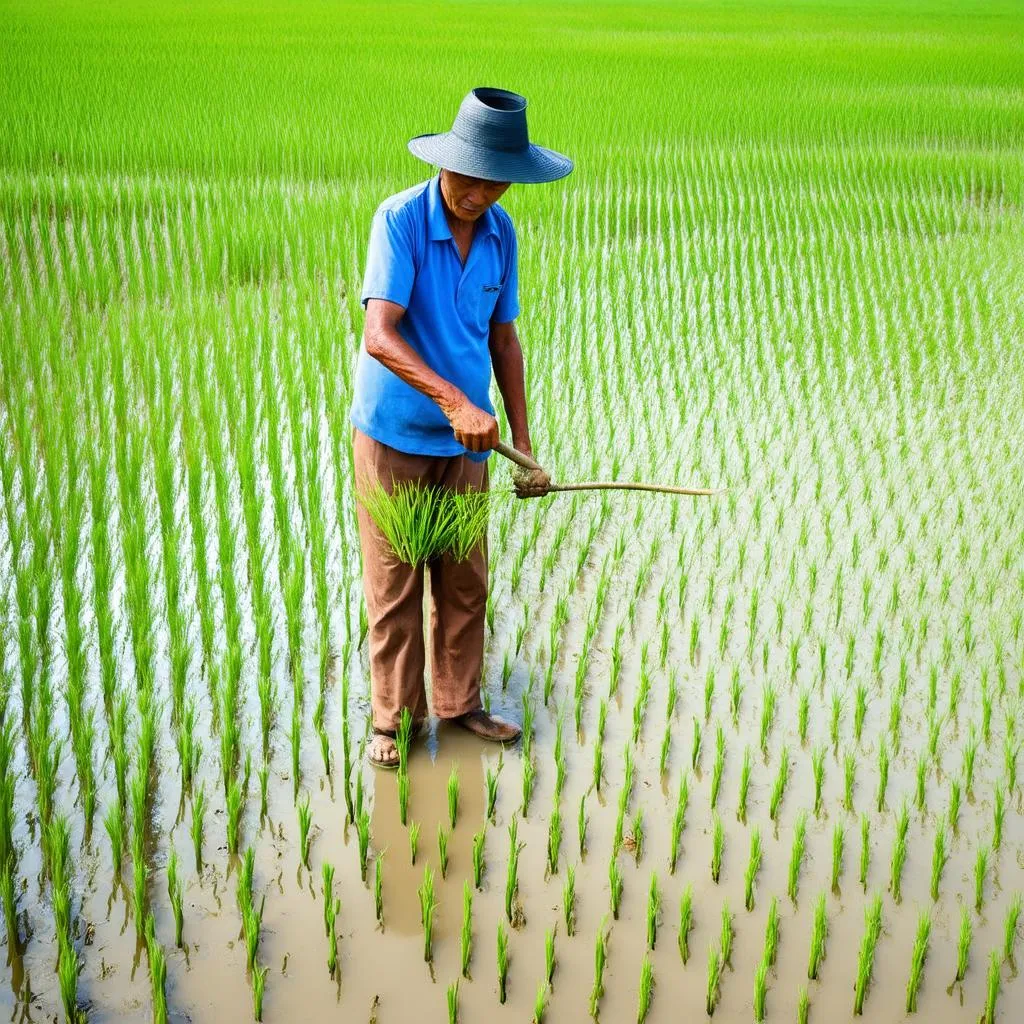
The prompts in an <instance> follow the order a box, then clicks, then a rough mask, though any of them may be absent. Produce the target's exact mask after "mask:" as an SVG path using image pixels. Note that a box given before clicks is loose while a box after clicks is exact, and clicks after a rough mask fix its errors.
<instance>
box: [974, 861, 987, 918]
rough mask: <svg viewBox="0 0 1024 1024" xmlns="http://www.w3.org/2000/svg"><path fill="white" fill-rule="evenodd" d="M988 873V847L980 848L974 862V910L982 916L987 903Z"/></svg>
mask: <svg viewBox="0 0 1024 1024" xmlns="http://www.w3.org/2000/svg"><path fill="white" fill-rule="evenodd" d="M987 871H988V847H987V846H980V847H979V848H978V855H977V857H976V858H975V860H974V909H975V910H976V911H977V912H978V913H979V914H980V913H981V907H982V904H984V902H985V875H986V873H987Z"/></svg>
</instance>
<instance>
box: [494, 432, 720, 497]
mask: <svg viewBox="0 0 1024 1024" xmlns="http://www.w3.org/2000/svg"><path fill="white" fill-rule="evenodd" d="M494 450H495V451H496V452H497V453H498V454H499V455H504V456H505V458H506V459H509V460H511V461H512V462H514V463H516V465H518V466H522V467H523V469H542V468H543V467H542V466H541V465H540V464H539V463H538V462H536V461H535V460H534V459H531V458H530V456H529V455H526V454H525V453H523V452H521V451H519V450H518V449H517V448H513V447H512V446H511V445H509V444H505V442H504V441H499V442H498V443H497V444H496V445H495V446H494ZM548 490H549V491H612V490H616V491H654V492H656V493H658V494H694V495H707V496H710V495H713V494H723V493H724V492H725V491H727V490H728V488H727V487H719V488H717V489H714V488H709V487H670V486H669V485H667V484H642V483H635V482H632V481H623V482H619V481H613V480H609V481H598V482H594V481H589V482H587V483H576V484H551V486H550V487H549V488H548Z"/></svg>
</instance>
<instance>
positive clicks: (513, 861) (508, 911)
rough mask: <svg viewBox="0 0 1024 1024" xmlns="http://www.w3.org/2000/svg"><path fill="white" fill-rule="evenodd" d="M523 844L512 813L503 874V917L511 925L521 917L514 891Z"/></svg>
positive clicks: (517, 824) (517, 887)
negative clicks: (505, 865)
mask: <svg viewBox="0 0 1024 1024" xmlns="http://www.w3.org/2000/svg"><path fill="white" fill-rule="evenodd" d="M523 846H524V844H523V843H521V842H519V822H518V820H517V819H516V817H515V815H513V816H512V820H511V822H509V826H508V871H507V874H506V876H505V917H506V918H508V923H509V924H511V925H513V927H515V926H516V924H517V923H519V922H520V921H521V919H522V912H521V911H519V910H518V907H517V905H516V893H517V891H518V889H519V855H520V853H522V851H523Z"/></svg>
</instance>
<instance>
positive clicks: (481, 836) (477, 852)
mask: <svg viewBox="0 0 1024 1024" xmlns="http://www.w3.org/2000/svg"><path fill="white" fill-rule="evenodd" d="M486 839H487V824H486V822H485V823H484V825H483V826H482V827H481V829H480V831H479V832H477V833H475V834H474V835H473V885H475V886H476V887H477V888H478V889H479V888H480V887H481V884H482V879H483V875H484V842H485V840H486Z"/></svg>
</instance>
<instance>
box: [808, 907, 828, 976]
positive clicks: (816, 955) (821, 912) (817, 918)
mask: <svg viewBox="0 0 1024 1024" xmlns="http://www.w3.org/2000/svg"><path fill="white" fill-rule="evenodd" d="M827 937H828V911H827V909H826V906H825V894H824V893H821V894H819V896H818V899H817V901H816V902H815V904H814V924H813V926H812V929H811V955H810V959H809V961H808V963H807V977H808V978H810V979H811V980H812V981H817V979H818V968H819V967H820V966H821V961H822V960H824V959H825V939H826V938H827Z"/></svg>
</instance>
